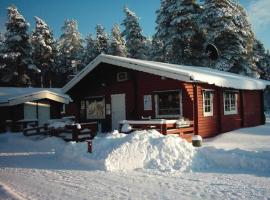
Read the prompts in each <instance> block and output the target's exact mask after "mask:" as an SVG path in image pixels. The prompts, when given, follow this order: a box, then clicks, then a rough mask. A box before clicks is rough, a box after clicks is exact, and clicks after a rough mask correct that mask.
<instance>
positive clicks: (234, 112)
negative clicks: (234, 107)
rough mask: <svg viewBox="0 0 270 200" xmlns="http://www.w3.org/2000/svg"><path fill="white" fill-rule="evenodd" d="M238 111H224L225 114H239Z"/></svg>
mask: <svg viewBox="0 0 270 200" xmlns="http://www.w3.org/2000/svg"><path fill="white" fill-rule="evenodd" d="M237 114H238V113H237V111H230V112H226V111H224V115H237Z"/></svg>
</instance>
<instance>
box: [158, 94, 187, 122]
mask: <svg viewBox="0 0 270 200" xmlns="http://www.w3.org/2000/svg"><path fill="white" fill-rule="evenodd" d="M168 92H179V109H180V114H178V115H160V114H158V93H168ZM154 99H155V114H156V118H176V117H177V118H178V117H181V116H183V106H182V90H164V91H158V92H155V95H154Z"/></svg>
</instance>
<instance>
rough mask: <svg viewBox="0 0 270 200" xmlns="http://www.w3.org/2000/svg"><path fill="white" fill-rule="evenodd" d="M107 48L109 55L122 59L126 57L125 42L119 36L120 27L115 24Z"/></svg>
mask: <svg viewBox="0 0 270 200" xmlns="http://www.w3.org/2000/svg"><path fill="white" fill-rule="evenodd" d="M109 46H110V47H109V52H108V53H109V54H111V55H115V56H122V57H126V56H127V48H126V44H125V40H124V38H123V37H122V36H121V31H120V27H119V26H118V25H117V24H115V25H114V26H113V28H112V33H111V38H110V45H109Z"/></svg>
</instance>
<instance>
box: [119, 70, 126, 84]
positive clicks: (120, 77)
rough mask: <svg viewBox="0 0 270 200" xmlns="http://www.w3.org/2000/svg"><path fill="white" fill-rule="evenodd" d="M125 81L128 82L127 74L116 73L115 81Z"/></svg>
mask: <svg viewBox="0 0 270 200" xmlns="http://www.w3.org/2000/svg"><path fill="white" fill-rule="evenodd" d="M126 80H128V74H127V72H118V73H117V81H118V82H121V81H126Z"/></svg>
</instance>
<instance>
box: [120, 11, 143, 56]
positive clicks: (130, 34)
mask: <svg viewBox="0 0 270 200" xmlns="http://www.w3.org/2000/svg"><path fill="white" fill-rule="evenodd" d="M124 12H125V15H126V17H125V19H124V21H123V23H122V25H123V26H124V28H125V29H124V31H123V33H122V35H123V36H125V39H126V46H127V51H128V57H130V58H137V59H143V60H146V59H147V48H146V38H145V37H144V36H143V35H142V29H141V27H140V24H139V18H138V17H137V16H136V14H135V13H134V12H132V11H131V10H129V9H128V8H127V7H125V8H124Z"/></svg>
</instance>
